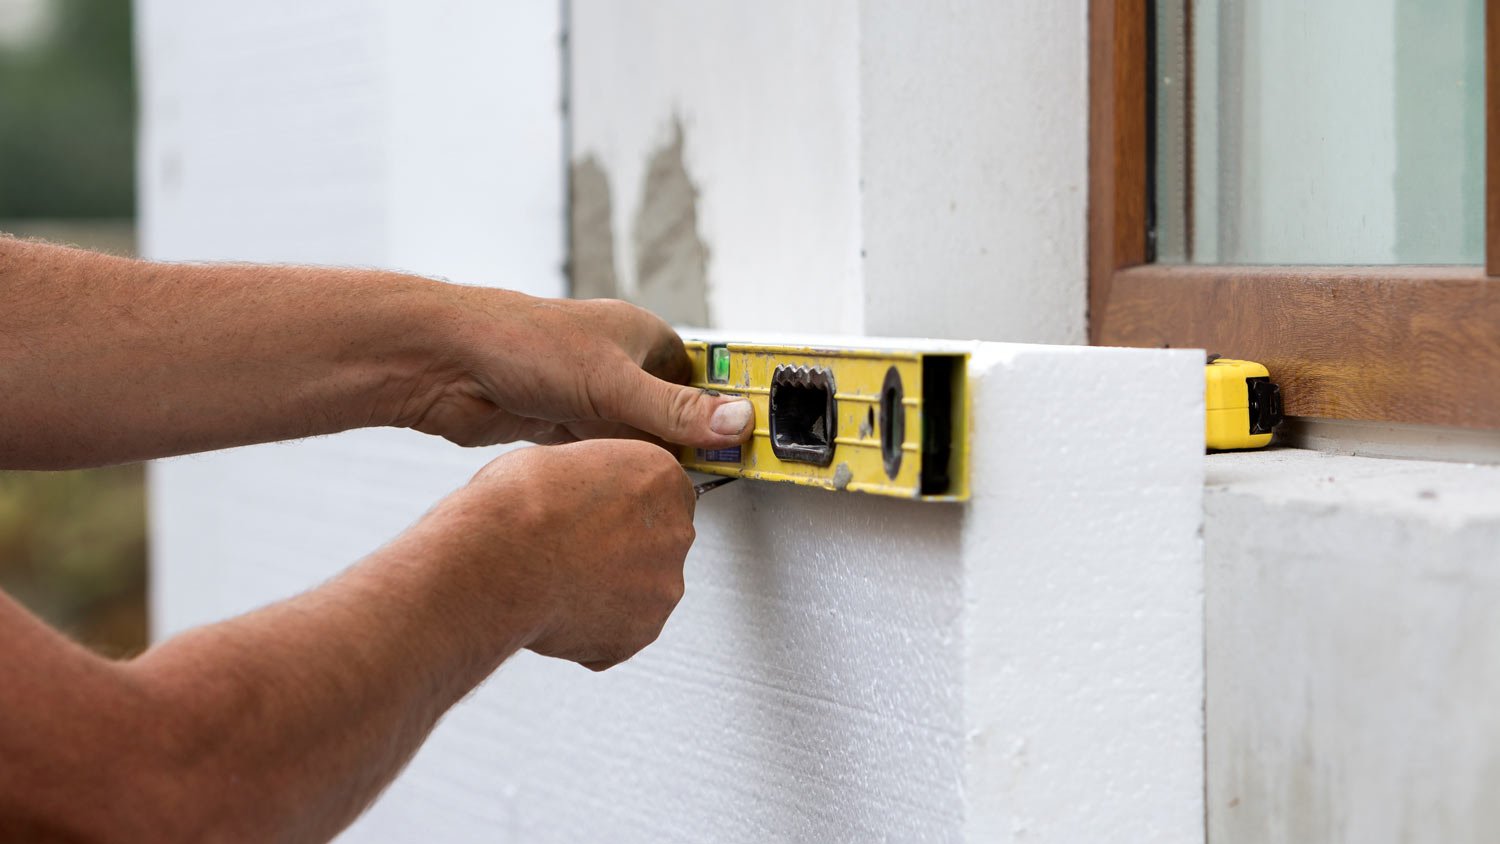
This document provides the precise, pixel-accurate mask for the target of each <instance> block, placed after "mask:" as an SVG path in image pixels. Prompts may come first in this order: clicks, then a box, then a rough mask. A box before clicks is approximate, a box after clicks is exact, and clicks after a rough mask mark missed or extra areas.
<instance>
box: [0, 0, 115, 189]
mask: <svg viewBox="0 0 1500 844" xmlns="http://www.w3.org/2000/svg"><path fill="white" fill-rule="evenodd" d="M53 2H55V3H56V4H57V18H56V20H57V23H56V26H55V28H54V29H53V30H52V32H51V33H50V35H49V37H47V38H45V39H42V40H41V41H40V42H39V43H37V44H33V45H27V46H23V47H15V48H10V49H3V50H0V218H25V217H53V218H58V217H131V216H134V213H135V72H134V65H133V62H132V58H131V31H130V21H131V18H130V0H53Z"/></svg>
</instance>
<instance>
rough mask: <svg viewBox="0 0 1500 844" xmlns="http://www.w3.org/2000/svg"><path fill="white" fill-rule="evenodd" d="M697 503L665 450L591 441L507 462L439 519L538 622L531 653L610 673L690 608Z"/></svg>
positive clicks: (500, 592)
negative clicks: (688, 577)
mask: <svg viewBox="0 0 1500 844" xmlns="http://www.w3.org/2000/svg"><path fill="white" fill-rule="evenodd" d="M696 503H697V502H696V496H695V495H694V493H693V486H692V483H691V482H690V481H689V480H688V477H687V474H686V473H684V472H683V470H682V467H681V466H679V465H678V464H677V461H676V460H675V459H674V458H673V457H672V455H671V454H669V453H668V452H666V451H664V450H663V449H661V448H659V447H658V446H655V445H652V444H651V443H647V442H641V441H637V440H590V441H587V442H582V443H575V444H572V445H560V446H548V447H537V448H527V449H522V450H520V451H514V452H511V453H509V454H506V455H504V456H502V457H500V458H498V459H496V460H495V461H494V462H492V463H490V464H489V465H488V466H486V467H485V468H484V469H482V470H480V472H479V473H478V474H477V475H475V477H474V479H473V480H472V481H471V482H470V483H469V485H468V486H466V487H464V488H463V489H461V490H459V491H458V492H456V493H454V494H453V495H452V496H450V497H449V498H448V499H447V500H446V501H444V502H443V504H442V505H440V506H439V507H438V508H437V510H435V511H434V512H433V513H432V515H430V516H429V517H428V519H429V520H432V519H436V520H440V521H441V524H440V525H438V526H437V527H440V528H441V529H442V531H443V533H444V534H446V535H447V536H449V537H455V536H461V537H465V539H464V549H465V550H464V555H465V558H466V559H465V564H466V565H472V566H477V567H482V568H484V569H485V572H484V574H485V576H486V578H487V580H489V581H490V582H491V584H492V585H491V587H490V588H492V589H493V590H494V593H493V594H494V595H495V596H496V597H497V598H502V599H504V600H506V601H507V602H508V604H509V605H510V606H511V607H512V608H514V609H517V610H518V611H520V612H522V613H525V614H527V615H528V617H529V620H530V622H531V624H530V627H529V629H530V630H531V631H532V632H531V634H530V636H529V638H528V640H527V641H526V642H525V647H527V648H530V649H531V650H533V651H535V652H537V653H539V654H542V655H544V656H553V657H559V658H561V659H567V660H572V661H573V662H577V663H579V664H581V665H583V666H585V667H587V668H591V669H594V670H596V671H602V670H604V669H606V668H609V667H610V666H612V665H615V664H617V663H619V662H623V661H624V660H626V659H628V658H630V657H631V656H632V655H634V654H635V653H636V652H637V651H639V650H641V649H642V648H644V647H646V646H647V645H649V644H651V643H652V642H653V641H655V640H656V637H657V635H658V634H659V633H660V632H661V629H662V625H664V624H665V623H666V621H667V616H668V615H670V614H671V612H672V609H673V608H674V607H676V606H677V602H678V601H679V600H680V599H681V598H682V590H683V581H682V566H683V560H684V559H685V558H686V557H687V552H688V548H689V547H690V546H691V545H692V544H693V538H694V535H695V534H694V531H693V509H694V506H695V505H696Z"/></svg>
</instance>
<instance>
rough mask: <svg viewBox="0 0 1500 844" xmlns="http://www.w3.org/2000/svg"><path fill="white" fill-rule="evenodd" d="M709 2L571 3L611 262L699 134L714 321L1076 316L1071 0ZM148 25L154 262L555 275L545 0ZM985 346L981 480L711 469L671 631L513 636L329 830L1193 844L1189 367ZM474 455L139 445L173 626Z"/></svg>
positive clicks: (1193, 525)
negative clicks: (204, 452) (814, 6)
mask: <svg viewBox="0 0 1500 844" xmlns="http://www.w3.org/2000/svg"><path fill="white" fill-rule="evenodd" d="M700 5H701V4H679V5H674V6H668V5H666V4H662V5H655V4H637V5H636V6H633V7H629V8H628V9H627V11H628V12H629V14H627V13H626V12H622V11H620V8H623V7H615V6H614V5H612V4H607V3H594V2H588V3H576V4H575V5H574V7H573V20H574V32H573V41H572V45H571V48H572V50H573V52H574V62H573V64H572V72H573V74H574V79H573V84H572V91H573V94H574V99H573V102H572V103H571V108H572V110H573V111H572V114H573V123H572V131H573V133H574V139H573V150H574V151H575V153H576V152H577V151H579V150H581V149H584V148H587V149H588V150H590V151H591V152H593V153H595V154H596V155H597V156H598V157H599V158H600V160H601V161H603V162H604V163H605V168H606V170H607V171H608V172H609V173H610V178H611V179H612V180H613V181H614V185H613V187H614V194H615V196H616V198H617V203H616V213H617V214H619V215H620V219H619V220H618V221H616V222H615V225H614V229H615V233H616V238H615V246H616V248H617V253H616V254H617V256H621V257H620V263H621V265H622V267H628V266H629V263H630V258H629V250H630V248H631V246H630V237H629V233H630V231H631V224H630V215H631V214H633V213H634V210H633V205H632V203H634V202H635V195H636V192H637V191H638V190H639V185H640V182H641V180H642V179H643V178H644V168H645V164H644V162H645V161H646V159H647V156H648V155H649V154H650V152H651V150H652V149H653V148H654V147H657V146H660V145H661V144H662V143H663V142H664V140H666V139H667V138H668V137H669V135H668V134H667V133H668V132H669V131H670V130H671V126H672V120H673V117H674V115H675V116H676V117H677V118H678V119H679V120H680V121H681V125H682V127H683V133H684V158H685V166H686V169H687V171H688V173H689V174H690V175H691V176H692V178H693V179H694V180H695V184H696V187H697V189H698V209H697V210H698V215H699V216H698V220H699V223H700V225H701V228H702V231H701V235H702V238H703V240H704V241H705V242H706V244H707V246H708V247H709V249H710V255H711V263H710V272H709V290H710V304H711V306H712V314H713V316H714V318H715V320H716V321H718V322H719V324H720V325H721V326H722V327H727V328H731V329H734V330H738V331H749V330H751V329H763V328H772V327H774V328H777V329H780V330H793V331H809V330H817V331H827V330H830V329H833V330H842V331H862V330H879V331H880V332H883V333H917V332H919V331H920V332H922V333H928V334H934V335H942V336H949V337H959V338H965V337H1008V338H1011V339H1028V340H1037V339H1046V340H1051V341H1055V342H1070V341H1075V340H1078V339H1081V337H1082V334H1083V331H1082V289H1083V287H1082V285H1083V281H1082V278H1083V275H1082V268H1083V210H1084V205H1083V197H1082V192H1081V180H1082V177H1083V171H1084V167H1083V164H1084V159H1083V139H1084V134H1085V127H1084V106H1083V95H1082V94H1083V79H1084V63H1083V58H1082V57H1083V50H1084V38H1083V21H1084V17H1083V7H1084V4H1083V3H1082V2H1081V0H1079V1H1078V2H1069V3H1065V4H1046V5H1045V6H1043V5H1040V4H1024V3H1002V4H984V5H973V6H968V7H965V6H962V5H955V6H952V7H946V6H945V7H943V8H942V9H941V10H938V11H936V12H934V14H937V15H938V22H939V23H941V27H940V28H939V29H938V30H937V31H936V34H934V35H933V36H932V39H933V40H932V41H931V42H930V43H928V44H926V46H925V47H924V49H923V50H910V49H905V48H901V47H900V46H899V45H898V44H897V43H896V42H897V41H899V39H900V38H901V37H902V36H903V33H904V32H905V31H906V30H907V29H908V28H910V27H918V26H920V25H922V24H923V20H922V16H921V15H917V14H916V13H915V12H913V11H910V10H908V9H907V8H906V7H902V6H898V5H895V4H889V5H887V4H878V3H862V4H854V3H835V4H830V5H827V6H824V7H820V9H819V10H817V12H809V11H807V10H806V9H804V8H803V7H802V6H801V5H798V4H790V3H782V4H775V3H773V4H769V5H765V4H762V6H758V7H757V8H756V9H755V10H754V12H753V13H752V12H751V11H748V10H746V11H738V10H737V7H733V6H729V5H724V6H718V7H712V11H711V12H708V11H703V10H702V9H701V8H699V6H700ZM138 8H139V10H140V20H141V26H140V38H141V46H142V50H141V54H142V58H143V62H144V76H143V80H144V97H143V105H144V108H143V112H144V123H145V130H144V138H143V140H144V143H143V145H142V164H143V168H142V173H143V176H142V178H143V186H142V187H143V190H142V196H143V209H142V211H143V217H144V225H145V248H146V250H147V252H148V254H150V255H151V256H153V257H157V258H168V259H250V260H296V261H309V262H325V263H351V264H362V265H373V266H386V267H394V268H399V269H407V270H411V271H416V272H421V273H425V274H433V275H445V276H449V277H453V278H455V279H461V280H465V281H470V282H477V283H487V284H503V285H505V286H511V287H520V288H522V289H528V290H530V291H531V292H536V293H543V294H555V293H557V292H559V291H560V290H561V286H562V285H561V278H560V276H559V274H558V269H559V267H560V266H561V264H562V261H563V249H562V228H563V226H562V221H563V207H562V182H561V173H562V169H563V166H564V163H565V161H564V154H563V139H562V138H563V136H562V121H561V120H560V117H559V113H558V105H559V101H560V99H561V96H560V95H561V89H560V81H559V71H560V67H561V65H560V62H559V60H558V54H557V45H558V41H557V39H558V34H559V26H558V17H559V16H558V14H557V11H558V10H557V9H556V7H555V6H553V5H552V4H547V3H531V4H525V5H506V6H499V5H497V4H490V3H482V2H477V0H476V1H475V2H444V3H436V4H434V3H421V4H419V3H416V2H398V0H387V2H384V3H380V4H363V3H358V2H353V0H317V2H300V3H290V2H281V3H273V4H271V5H270V6H269V7H268V6H267V5H266V4H261V5H260V6H259V7H257V8H256V9H254V10H247V9H246V8H245V7H243V6H242V4H231V3H228V2H215V3H191V2H187V0H140V2H139V4H138ZM674 10H675V12H674ZM966 20H967V21H977V22H978V23H979V24H981V25H979V26H976V27H969V26H965V25H963V22H964V21H966ZM1008 20H1009V21H1015V22H1016V23H1015V25H1014V26H1007V25H1005V22H1006V21H1008ZM591 22H592V23H591ZM1034 24H1035V25H1043V26H1046V27H1048V29H1047V32H1048V33H1049V35H1048V38H1052V39H1055V42H1056V43H1055V44H1054V45H1053V46H1054V47H1055V49H1042V48H1041V47H1040V46H1038V45H1037V44H1035V43H1033V42H1034V41H1035V39H1036V36H1035V34H1034V32H1033V31H1032V30H1029V29H1027V27H1029V26H1032V25H1034ZM986 44H987V45H989V46H991V47H994V48H995V49H996V50H998V53H997V54H996V55H994V56H987V55H985V54H982V53H981V50H980V48H981V46H983V45H986ZM882 45H883V46H882ZM932 50H937V51H939V52H946V53H947V54H948V55H949V58H950V59H951V64H940V65H938V66H936V67H931V68H929V67H926V61H925V59H924V56H927V55H930V53H929V52H928V51H932ZM966 86H967V87H966ZM1039 90H1040V91H1048V90H1050V91H1052V92H1053V94H1054V95H1055V96H1053V97H1052V98H1050V99H1048V98H1043V97H1041V96H1040V95H1039V94H1038V93H1037V92H1038V91H1039ZM590 92H593V93H592V94H590ZM882 92H885V93H888V94H889V95H890V97H891V102H889V103H887V102H886V100H885V99H884V95H883V94H882ZM929 92H933V93H935V94H936V95H939V96H937V97H936V101H932V102H929V101H928V100H929V97H928V93H929ZM1066 92H1072V93H1071V94H1068V93H1066ZM992 95H993V96H999V97H1000V99H999V102H1000V103H1003V104H1004V105H996V104H994V103H990V102H988V101H986V102H984V103H982V104H981V105H980V106H978V107H976V108H977V110H974V111H972V112H971V111H970V110H969V109H970V108H971V106H973V105H974V104H975V103H980V101H982V100H985V98H986V97H989V96H992ZM872 98H875V99H878V100H879V102H875V101H874V100H872ZM901 102H905V103H907V106H906V108H907V109H910V111H907V110H903V109H902V108H897V107H896V106H897V105H899V103H901ZM908 115H911V117H909V116H908ZM976 116H977V117H978V118H980V119H976V120H971V119H970V118H971V117H976ZM909 119H920V120H922V121H924V122H926V123H928V124H929V125H928V126H927V128H926V129H924V130H922V131H917V132H914V133H913V134H912V137H911V138H910V140H909V141H901V140H900V139H899V138H891V139H889V142H887V141H886V140H885V139H884V137H885V136H886V135H887V134H899V133H901V132H903V131H906V130H905V129H904V128H903V124H904V123H906V122H908V121H909ZM789 126H794V127H796V131H792V130H789V129H788V127H789ZM955 133H958V134H959V135H961V137H956V136H955ZM990 146H996V147H1005V148H1007V149H1011V150H1014V155H1013V158H1009V159H1008V158H1006V157H1004V156H996V155H995V153H994V150H992V149H990V148H989V147H990ZM632 168H634V169H632ZM632 174H634V175H632ZM924 174H925V175H924ZM867 175H868V176H870V177H871V178H872V179H876V180H878V181H879V182H880V184H879V185H878V186H876V185H873V184H872V185H870V186H869V188H868V192H867V193H862V192H861V188H860V180H861V179H862V178H865V176H867ZM1070 178H1071V179H1073V180H1076V181H1077V182H1078V184H1077V185H1074V184H1073V182H1072V181H1069V179H1070ZM945 215H946V216H945ZM903 221H905V223H904V224H903ZM872 232H874V233H878V236H879V238H880V242H879V244H878V245H879V247H880V248H879V249H876V250H873V251H871V252H870V254H868V255H866V256H864V257H861V255H860V248H861V247H862V245H863V244H864V243H865V241H866V240H867V239H868V238H869V237H871V233H872ZM871 245H876V244H873V243H872V244H871ZM621 272H622V274H624V275H625V277H626V278H627V280H628V269H622V271H621ZM627 286H628V282H627ZM786 294H793V295H799V296H802V297H803V298H805V299H810V300H811V301H813V302H815V303H821V304H820V305H819V307H816V308H811V309H805V310H801V311H797V310H787V309H785V308H783V307H781V306H780V305H779V304H778V302H777V296H779V295H786ZM973 350H974V353H975V358H974V364H973V372H972V374H973V376H974V381H973V389H974V390H975V396H974V397H975V412H976V415H975V436H974V439H973V459H974V462H975V467H976V468H977V470H978V472H979V475H980V480H979V482H978V483H977V484H976V487H975V494H974V500H973V501H972V502H971V503H969V504H967V505H963V506H937V505H933V506H929V505H915V504H910V503H903V502H892V501H883V500H877V499H870V498H863V497H858V496H854V495H839V494H831V493H823V492H820V491H815V490H804V489H788V488H781V487H775V486H766V485H749V484H744V485H736V486H732V487H730V488H727V489H725V490H723V491H721V492H716V493H714V494H713V495H711V496H710V497H708V498H706V499H705V500H704V501H703V503H702V509H701V511H700V516H699V519H698V528H699V537H700V538H699V542H698V544H697V546H696V547H695V550H694V552H693V554H692V556H691V557H690V559H689V564H688V597H687V598H685V599H684V602H683V604H682V605H681V607H680V608H679V610H678V613H677V614H676V615H675V616H674V618H673V620H672V621H671V623H670V624H669V625H668V627H667V629H666V631H665V632H664V633H663V636H662V638H661V640H660V641H659V642H658V643H657V644H656V645H655V646H653V647H652V648H651V649H650V650H648V651H647V652H646V653H645V654H643V655H642V656H641V657H640V658H639V659H637V660H635V661H632V663H630V664H628V665H626V666H623V667H621V668H619V669H616V670H614V671H611V672H608V673H606V674H604V675H597V676H596V675H592V674H590V673H588V672H585V671H582V670H581V669H577V668H576V667H574V666H570V665H567V664H564V663H559V662H554V661H548V660H543V659H539V658H534V657H531V656H530V655H525V654H523V655H521V656H520V657H517V658H516V659H515V660H513V661H512V662H511V663H509V664H508V665H507V666H506V667H505V668H504V669H502V671H501V672H500V673H499V674H498V675H497V676H496V677H495V678H494V679H492V680H491V681H490V682H489V683H488V684H487V685H486V686H484V687H483V688H482V689H481V690H480V691H479V692H477V693H476V694H475V695H473V696H471V697H470V698H469V699H467V700H466V701H465V702H464V703H463V704H461V705H460V706H459V707H458V708H457V709H455V711H454V712H453V713H452V714H451V715H450V716H449V717H448V718H447V719H446V720H445V721H444V723H443V724H442V725H441V727H440V728H439V729H438V731H437V732H436V734H435V735H434V737H433V739H432V740H431V742H430V743H429V744H428V746H427V747H426V748H425V749H424V750H423V752H422V753H421V754H420V755H419V756H418V757H417V759H416V760H415V762H414V763H413V765H412V767H411V768H410V769H409V770H408V771H407V773H406V774H405V775H403V777H402V778H401V779H400V780H399V781H398V782H397V783H396V784H395V785H394V786H393V787H392V789H391V791H390V792H389V793H388V794H387V795H386V796H385V797H384V798H383V799H382V800H381V801H380V803H379V804H378V805H377V806H376V807H375V808H374V809H373V810H372V812H371V814H370V815H369V816H367V817H366V818H365V819H363V820H362V821H361V822H360V823H359V824H358V825H356V827H355V828H354V830H352V831H351V832H350V833H349V835H348V838H349V839H350V840H370V841H418V840H422V841H426V840H455V841H460V840H494V839H502V840H525V841H536V840H643V841H644V840H651V841H656V840H705V839H713V840H766V839H802V840H836V839H869V838H876V837H889V838H893V839H900V840H912V839H928V840H959V839H968V840H985V841H991V840H1027V841H1078V840H1104V839H1108V838H1117V839H1128V840H1136V841H1147V840H1161V841H1181V840H1194V839H1196V838H1201V836H1202V823H1203V807H1202V791H1203V784H1202V711H1201V689H1202V652H1201V645H1202V641H1201V615H1200V611H1201V571H1200V568H1199V561H1200V559H1201V558H1200V548H1199V539H1198V533H1197V532H1198V527H1199V525H1200V501H1201V481H1202V475H1201V473H1202V466H1201V461H1200V459H1199V457H1198V451H1199V442H1200V437H1201V430H1200V427H1201V393H1200V384H1199V378H1200V375H1199V372H1198V366H1197V359H1196V357H1195V356H1194V355H1193V354H1192V353H1188V352H1146V351H1124V350H1101V349H1084V348H1068V347H1040V346H1005V345H983V346H976V347H973ZM1101 418H1102V419H1108V420H1110V423H1111V424H1110V427H1109V428H1108V430H1106V429H1105V428H1103V427H1101V426H1100V425H1099V424H1098V420H1099V419H1101ZM492 453H493V452H490V453H475V452H466V451H462V450H459V449H454V448H450V447H448V446H446V445H445V444H442V443H435V442H429V441H426V440H423V439H422V438H420V437H418V436H417V435H414V434H406V433H404V432H390V431H369V432H359V433H355V434H348V435H342V436H339V437H333V438H328V439H324V440H318V441H313V442H306V443H299V444H293V445H279V446H265V447H259V448H253V449H242V450H237V451H233V452H228V453H224V454H219V455H211V456H204V457H196V458H186V459H180V460H175V461H170V462H166V463H163V464H161V465H159V466H157V467H155V468H154V469H153V472H152V490H151V494H152V516H153V534H152V536H153V566H154V569H153V611H154V613H155V624H156V629H157V633H158V635H170V634H171V633H173V632H175V631H178V630H181V629H183V628H184V627H187V626H190V625H193V624H197V623H203V622H208V621H212V620H214V619H216V618H222V617H224V616H226V615H229V614H233V613H236V612H240V611H243V610H246V609H249V608H251V607H254V606H257V605H259V604H262V603H264V602H267V601H271V600H275V599H277V598H279V597H283V596H286V595H289V594H293V593H295V592H296V591H298V590H301V589H305V588H308V587H310V586H313V585H315V584H316V583H318V582H319V581H320V580H322V579H324V578H326V577H327V576H328V575H330V574H331V573H333V572H335V571H337V570H338V569H339V568H340V567H342V566H343V565H346V564H347V563H348V562H350V561H352V560H354V559H357V558H358V557H359V556H360V555H361V554H364V553H366V552H368V551H369V550H371V549H372V548H374V547H376V546H377V545H379V544H380V543H381V542H383V541H385V540H386V539H388V538H390V537H391V536H393V535H394V534H395V533H396V532H398V531H399V530H400V529H401V528H402V527H404V526H405V525H407V524H409V523H410V522H411V521H413V520H414V519H416V518H417V517H418V516H419V515H420V514H421V512H422V511H423V510H424V509H426V508H427V507H428V506H429V505H430V503H431V502H432V501H434V500H436V498H438V497H439V496H440V495H442V494H443V493H444V492H445V491H447V490H449V489H452V488H453V487H456V486H457V485H459V484H460V483H462V482H463V480H464V479H465V478H466V477H467V475H468V474H469V473H470V472H471V471H472V470H473V469H474V468H475V467H477V466H478V465H479V464H481V463H482V462H483V461H484V460H485V459H487V458H488V457H489V456H491V454H492Z"/></svg>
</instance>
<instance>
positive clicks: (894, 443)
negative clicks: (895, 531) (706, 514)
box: [680, 340, 969, 501]
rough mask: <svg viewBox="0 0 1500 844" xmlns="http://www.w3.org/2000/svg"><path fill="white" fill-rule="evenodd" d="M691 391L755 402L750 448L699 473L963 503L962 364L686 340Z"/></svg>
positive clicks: (950, 358) (881, 353)
mask: <svg viewBox="0 0 1500 844" xmlns="http://www.w3.org/2000/svg"><path fill="white" fill-rule="evenodd" d="M685 345H686V346H687V351H688V357H689V358H691V359H692V362H693V375H692V381H691V383H692V384H693V386H696V387H701V388H702V389H705V390H715V391H717V392H720V393H723V394H724V395H734V396H744V397H745V398H748V399H749V400H750V401H751V402H752V403H753V404H754V405H755V432H754V434H753V436H752V437H751V439H750V441H749V442H747V443H745V444H743V445H741V446H737V447H735V448H727V449H717V450H709V449H695V448H687V449H683V450H682V452H681V454H680V459H681V461H682V464H683V465H684V466H686V467H687V468H689V469H693V470H695V471H698V472H707V473H709V474H715V475H732V476H736V477H742V478H752V479H756V480H765V481H783V482H787V483H795V484H803V485H806V486H818V487H823V488H825V489H832V490H847V491H849V492H864V493H870V494H873V495H886V496H891V497H895V498H911V499H918V500H922V501H963V500H966V499H968V497H969V390H968V362H969V356H968V355H967V354H963V353H957V352H923V351H914V350H904V349H890V350H886V349H855V348H847V349H845V348H814V347H809V346H775V345H759V344H751V343H708V342H703V341H692V340H690V341H687V342H686V344H685Z"/></svg>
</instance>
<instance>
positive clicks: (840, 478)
mask: <svg viewBox="0 0 1500 844" xmlns="http://www.w3.org/2000/svg"><path fill="white" fill-rule="evenodd" d="M852 480H854V472H852V471H850V469H849V464H848V463H840V464H839V467H838V468H837V469H834V470H833V488H834V489H848V488H849V482H850V481H852Z"/></svg>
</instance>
